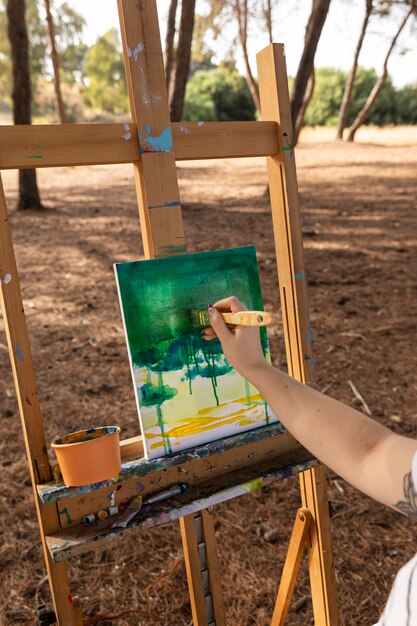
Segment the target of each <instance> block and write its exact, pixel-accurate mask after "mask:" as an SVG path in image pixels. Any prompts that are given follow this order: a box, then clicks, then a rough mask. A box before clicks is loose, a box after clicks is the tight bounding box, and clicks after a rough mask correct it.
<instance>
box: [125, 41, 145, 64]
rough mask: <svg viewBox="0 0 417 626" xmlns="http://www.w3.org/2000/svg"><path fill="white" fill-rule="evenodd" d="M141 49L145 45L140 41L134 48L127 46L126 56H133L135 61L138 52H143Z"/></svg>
mask: <svg viewBox="0 0 417 626" xmlns="http://www.w3.org/2000/svg"><path fill="white" fill-rule="evenodd" d="M143 50H145V45H144V44H143V43H141V42H139V43H138V44H137V45H136V46H135V47H134V48H133V50H132V49H131V48H129V46H128V47H127V56H128V57H129V58H131V57H132V56H133V59H134V60H135V61H137V60H138V56H139V52H143Z"/></svg>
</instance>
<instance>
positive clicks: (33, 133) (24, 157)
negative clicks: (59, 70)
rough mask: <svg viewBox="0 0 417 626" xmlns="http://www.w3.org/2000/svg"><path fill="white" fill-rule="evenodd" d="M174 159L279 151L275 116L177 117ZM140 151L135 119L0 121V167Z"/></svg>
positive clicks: (133, 157) (98, 161)
mask: <svg viewBox="0 0 417 626" xmlns="http://www.w3.org/2000/svg"><path fill="white" fill-rule="evenodd" d="M171 129H172V143H173V147H172V150H173V153H174V156H175V160H176V161H188V160H200V159H219V158H239V157H259V156H271V155H275V154H278V153H279V144H278V126H277V123H276V122H175V123H173V124H171ZM150 154H151V153H149V152H147V151H146V152H144V153H143V154H142V155H141V146H140V141H139V137H138V128H137V125H136V124H134V123H133V122H129V123H125V124H66V125H63V126H57V125H34V126H0V169H4V170H6V169H32V168H34V167H36V168H44V167H64V166H74V165H106V164H120V163H134V162H137V161H140V160H141V158H142V159H143V158H149V156H150Z"/></svg>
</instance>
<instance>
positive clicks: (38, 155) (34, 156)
mask: <svg viewBox="0 0 417 626" xmlns="http://www.w3.org/2000/svg"><path fill="white" fill-rule="evenodd" d="M26 158H27V159H43V156H42V155H41V154H34V155H33V156H28V157H26Z"/></svg>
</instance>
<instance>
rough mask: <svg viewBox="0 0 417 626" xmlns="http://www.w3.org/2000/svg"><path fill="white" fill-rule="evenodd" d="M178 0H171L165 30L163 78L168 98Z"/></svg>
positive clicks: (172, 67)
mask: <svg viewBox="0 0 417 626" xmlns="http://www.w3.org/2000/svg"><path fill="white" fill-rule="evenodd" d="M177 6H178V0H171V3H170V5H169V13H168V21H167V32H166V36H165V80H166V85H167V92H168V99H169V98H170V93H171V82H172V73H173V69H174V39H175V29H176V27H175V24H176V16H177Z"/></svg>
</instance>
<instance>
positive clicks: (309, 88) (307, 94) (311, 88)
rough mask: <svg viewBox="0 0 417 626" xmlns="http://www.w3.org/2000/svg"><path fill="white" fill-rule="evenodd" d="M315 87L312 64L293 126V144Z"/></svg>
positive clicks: (296, 140) (302, 123) (314, 72)
mask: <svg viewBox="0 0 417 626" xmlns="http://www.w3.org/2000/svg"><path fill="white" fill-rule="evenodd" d="M315 87H316V71H315V69H314V65H313V69H312V70H311V74H310V78H309V79H308V82H307V87H306V92H305V94H304V98H303V104H302V105H301V109H300V111H299V113H298V116H297V121H296V123H295V127H294V137H293V141H294V145H295V144H297V143H298V139H299V137H300V133H301V129H302V127H303V125H304V118H305V114H306V111H307V109H308V107H309V105H310V102H311V99H312V98H313V95H314V89H315Z"/></svg>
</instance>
